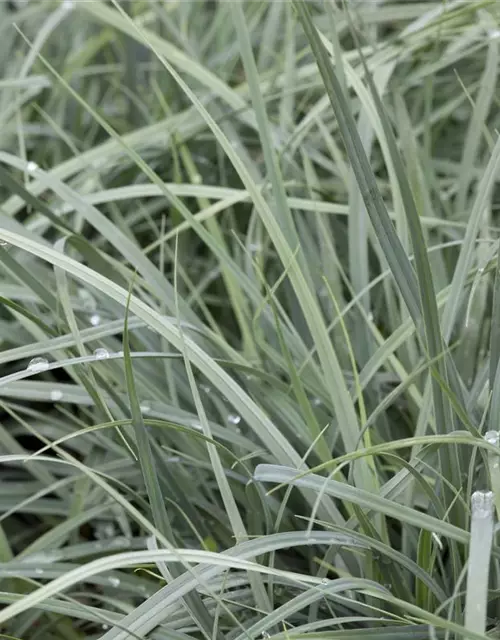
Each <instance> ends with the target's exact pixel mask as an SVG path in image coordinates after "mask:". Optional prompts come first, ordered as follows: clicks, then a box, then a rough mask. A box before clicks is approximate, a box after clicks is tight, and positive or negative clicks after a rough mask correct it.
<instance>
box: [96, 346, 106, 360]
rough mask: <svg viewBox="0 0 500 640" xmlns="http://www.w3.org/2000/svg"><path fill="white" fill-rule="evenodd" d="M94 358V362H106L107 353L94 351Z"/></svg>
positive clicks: (100, 349) (98, 350)
mask: <svg viewBox="0 0 500 640" xmlns="http://www.w3.org/2000/svg"><path fill="white" fill-rule="evenodd" d="M94 357H95V359H96V360H106V358H109V351H108V350H107V349H102V348H99V349H96V350H95V351H94Z"/></svg>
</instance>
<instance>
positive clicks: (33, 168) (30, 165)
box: [26, 160, 39, 173]
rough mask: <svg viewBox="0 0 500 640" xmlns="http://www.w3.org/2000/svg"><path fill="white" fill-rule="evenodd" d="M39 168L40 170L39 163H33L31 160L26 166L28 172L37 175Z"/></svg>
mask: <svg viewBox="0 0 500 640" xmlns="http://www.w3.org/2000/svg"><path fill="white" fill-rule="evenodd" d="M38 168H39V167H38V165H37V163H36V162H33V160H30V161H29V162H28V164H27V165H26V171H27V172H28V173H35V171H37V170H38Z"/></svg>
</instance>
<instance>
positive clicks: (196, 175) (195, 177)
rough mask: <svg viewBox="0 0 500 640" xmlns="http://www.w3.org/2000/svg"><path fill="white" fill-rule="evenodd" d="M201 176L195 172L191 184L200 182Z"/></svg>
mask: <svg viewBox="0 0 500 640" xmlns="http://www.w3.org/2000/svg"><path fill="white" fill-rule="evenodd" d="M202 180H203V178H202V177H201V176H200V174H199V173H195V174H194V176H193V184H201V183H202Z"/></svg>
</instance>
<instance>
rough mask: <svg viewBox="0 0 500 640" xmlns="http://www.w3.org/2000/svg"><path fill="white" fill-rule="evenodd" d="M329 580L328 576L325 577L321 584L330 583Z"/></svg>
mask: <svg viewBox="0 0 500 640" xmlns="http://www.w3.org/2000/svg"><path fill="white" fill-rule="evenodd" d="M328 582H329V580H328V578H323V580H322V581H321V584H328Z"/></svg>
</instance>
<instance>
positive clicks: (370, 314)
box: [368, 311, 373, 322]
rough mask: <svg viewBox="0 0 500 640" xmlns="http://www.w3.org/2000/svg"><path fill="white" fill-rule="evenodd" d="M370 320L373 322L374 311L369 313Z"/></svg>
mask: <svg viewBox="0 0 500 640" xmlns="http://www.w3.org/2000/svg"><path fill="white" fill-rule="evenodd" d="M368 320H369V321H370V322H373V313H372V312H371V311H370V313H369V314H368Z"/></svg>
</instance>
